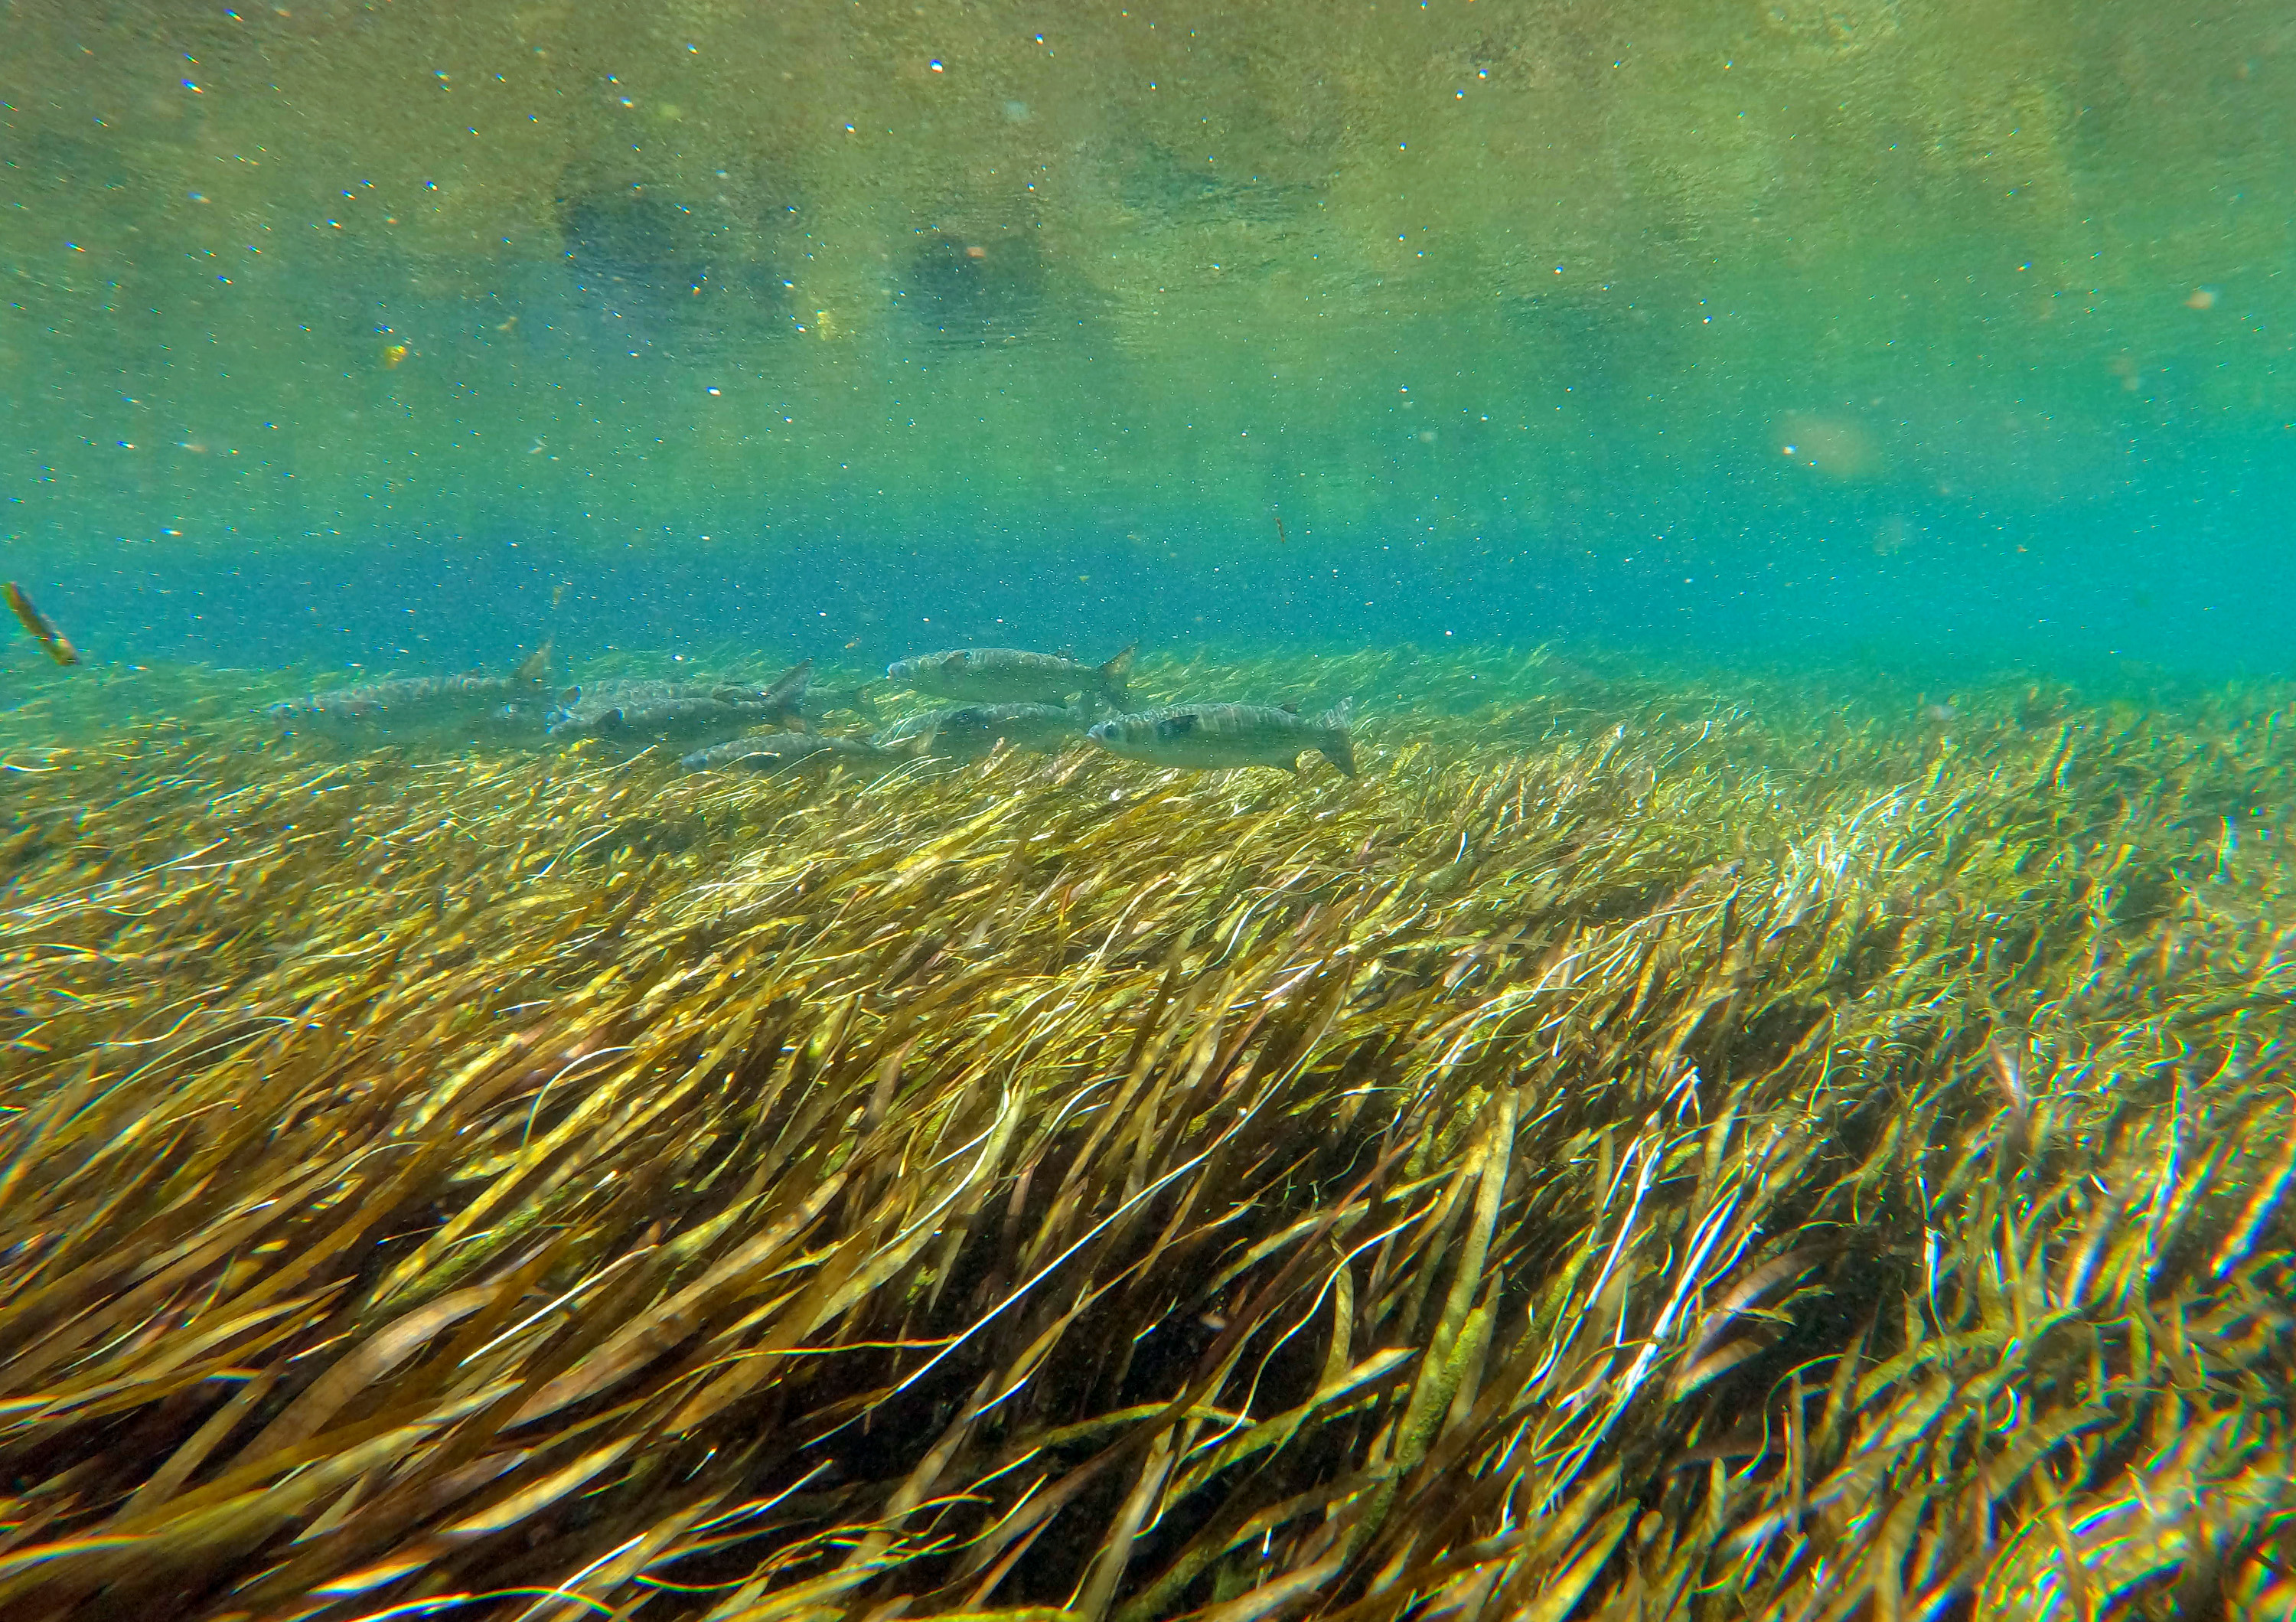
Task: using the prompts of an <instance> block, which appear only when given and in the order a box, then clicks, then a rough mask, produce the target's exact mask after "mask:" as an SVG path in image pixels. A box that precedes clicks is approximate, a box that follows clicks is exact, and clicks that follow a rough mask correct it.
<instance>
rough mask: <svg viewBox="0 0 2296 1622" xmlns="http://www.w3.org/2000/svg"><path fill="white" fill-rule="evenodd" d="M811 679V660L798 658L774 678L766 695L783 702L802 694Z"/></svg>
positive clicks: (810, 682)
mask: <svg viewBox="0 0 2296 1622" xmlns="http://www.w3.org/2000/svg"><path fill="white" fill-rule="evenodd" d="M812 681H813V661H812V660H811V659H800V660H799V661H798V662H797V663H796V664H794V665H791V667H790V668H788V669H786V670H784V671H783V672H782V673H781V674H780V675H779V676H775V678H774V684H773V685H772V686H771V687H769V688H767V690H766V697H767V698H768V699H770V700H774V701H775V703H784V704H785V703H787V702H789V701H790V700H791V699H794V698H796V697H798V696H799V695H800V694H802V693H803V692H805V690H806V688H807V687H808V685H810V684H812Z"/></svg>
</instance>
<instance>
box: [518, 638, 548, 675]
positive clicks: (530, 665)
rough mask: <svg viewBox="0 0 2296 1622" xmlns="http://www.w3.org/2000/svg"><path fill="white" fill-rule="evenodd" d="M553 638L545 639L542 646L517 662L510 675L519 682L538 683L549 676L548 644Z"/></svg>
mask: <svg viewBox="0 0 2296 1622" xmlns="http://www.w3.org/2000/svg"><path fill="white" fill-rule="evenodd" d="M554 640H555V638H545V640H544V642H543V644H542V645H541V646H540V647H538V648H537V649H536V650H535V651H533V652H531V653H529V654H528V655H527V656H526V657H525V658H524V659H521V660H519V661H518V668H517V669H515V670H513V671H512V672H511V675H512V676H514V677H515V678H517V679H518V680H520V681H521V682H537V683H538V682H540V681H541V680H542V678H543V677H544V676H547V675H549V674H550V643H551V642H552V641H554Z"/></svg>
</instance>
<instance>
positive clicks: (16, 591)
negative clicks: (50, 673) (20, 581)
mask: <svg viewBox="0 0 2296 1622" xmlns="http://www.w3.org/2000/svg"><path fill="white" fill-rule="evenodd" d="M0 596H4V597H6V598H7V599H8V606H9V607H10V608H12V609H13V610H16V618H18V619H20V620H21V621H22V622H23V626H24V628H25V629H26V630H27V631H29V632H30V633H31V634H32V639H33V640H34V641H35V642H37V643H39V644H40V646H41V648H42V649H43V650H45V651H46V653H47V656H48V657H49V658H50V659H53V660H55V661H56V663H58V664H60V665H76V664H78V663H79V650H78V648H75V647H73V646H72V645H71V640H70V638H69V637H67V636H66V635H64V634H63V633H62V632H61V631H59V630H58V629H56V627H55V626H54V624H53V622H51V621H50V619H49V618H48V617H47V616H46V615H45V614H43V613H42V612H40V610H38V608H37V607H36V606H34V604H33V602H32V599H31V598H30V597H29V595H27V594H26V593H25V591H24V588H23V587H22V586H19V585H17V584H16V583H15V582H14V581H13V580H6V581H0Z"/></svg>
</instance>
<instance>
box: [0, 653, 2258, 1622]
mask: <svg viewBox="0 0 2296 1622" xmlns="http://www.w3.org/2000/svg"><path fill="white" fill-rule="evenodd" d="M202 679H206V678H202ZM221 679H222V678H221V677H216V678H215V680H217V681H218V682H219V681H221ZM1137 685H1138V687H1139V688H1140V690H1141V692H1143V693H1144V695H1145V696H1146V697H1147V698H1149V699H1161V698H1164V697H1168V696H1174V695H1177V694H1181V693H1186V694H1188V695H1190V696H1198V695H1201V694H1203V693H1207V692H1213V691H1220V692H1244V693H1252V694H1278V695H1280V694H1284V693H1290V694H1294V695H1298V696H1301V697H1303V698H1304V697H1308V696H1310V695H1315V696H1321V697H1324V698H1329V697H1333V696H1337V695H1338V694H1340V693H1342V692H1362V693H1365V694H1366V695H1368V696H1367V703H1366V709H1367V718H1366V720H1365V725H1364V727H1363V736H1362V745H1363V755H1364V762H1365V775H1364V776H1363V778H1362V779H1361V780H1360V781H1357V782H1347V781H1344V780H1342V779H1341V778H1339V777H1338V776H1337V775H1336V774H1333V773H1332V772H1330V771H1328V770H1326V769H1324V768H1322V767H1320V766H1313V767H1310V768H1309V770H1308V773H1307V774H1306V775H1305V776H1304V777H1303V778H1300V779H1298V780H1295V779H1292V778H1291V777H1288V776H1286V775H1284V774H1281V773H1276V772H1265V771H1263V772H1246V773H1239V774H1189V773H1167V772H1159V771H1156V770H1152V769H1150V768H1146V767H1142V766H1136V765H1133V764H1129V763H1127V762H1123V761H1119V760H1114V759H1111V758H1106V757H1103V756H1098V755H1095V754H1094V753H1091V752H1089V751H1087V750H1075V751H1071V752H1070V753H1067V754H1064V755H1061V756H1059V757H1056V758H1041V757H1036V758H1032V757H1014V756H1010V755H1000V756H998V757H996V758H992V759H990V760H988V761H987V762H984V763H982V764H980V765H979V766H970V767H966V768H964V769H962V770H952V771H943V772H935V773H926V772H922V771H914V770H908V769H903V770H900V771H897V772H894V773H892V774H887V775H886V776H884V777H882V778H879V779H869V778H864V777H859V776H851V775H847V776H839V777H835V778H832V779H831V780H829V781H828V782H825V783H807V782H777V781H767V782H754V781H740V782H726V781H723V780H719V779H717V778H712V777H707V776H688V775H681V774H676V772H675V771H674V770H673V769H672V768H671V767H669V766H666V765H665V764H663V763H662V762H661V761H660V760H659V759H658V758H655V757H653V756H651V755H641V756H638V757H636V758H621V757H618V756H615V755H612V754H610V753H606V752H603V751H600V750H596V749H594V748H590V747H585V748H582V749H578V750H570V751H564V752H550V753H530V754H529V753H518V752H512V751H491V752H489V751H471V752H461V753H449V754H445V755H442V756H439V757H436V758H425V757H423V756H422V755H419V754H415V753H411V752H407V751H405V750H382V751H377V752H374V753H370V754H359V753H356V752H353V751H351V750H346V749H342V748H339V747H321V746H319V745H316V744H312V745H303V744H299V743H298V744H289V745H281V744H279V743H277V742H276V741H274V740H273V738H272V737H271V734H270V733H267V732H266V730H265V729H264V727H263V726H262V725H261V724H260V723H258V722H256V721H253V720H249V719H240V718H235V717H234V714H232V713H227V712H230V711H233V710H234V707H233V706H226V705H225V704H223V703H222V702H221V701H220V700H217V702H216V703H215V704H214V705H213V706H212V707H211V709H210V710H209V711H208V712H205V714H206V717H207V718H201V719H197V720H193V721H188V722H177V721H152V722H143V723H138V724H136V725H134V726H129V727H121V728H119V729H116V730H115V731H114V732H112V733H111V734H109V735H99V736H95V737H93V738H91V739H90V740H89V741H86V742H83V743H80V744H78V745H76V746H73V747H70V748H61V747H55V746H40V745H37V744H35V743H33V742H30V741H27V740H26V739H25V737H24V735H23V733H24V730H25V729H26V728H27V727H28V726H29V725H32V723H31V722H28V721H25V720H23V719H22V718H21V717H20V718H19V721H18V723H17V724H16V725H14V726H12V729H11V736H12V739H13V741H12V742H11V743H10V745H9V749H8V754H7V760H8V775H7V781H6V784H5V787H6V791H7V792H8V793H9V795H10V797H11V798H10V809H11V816H10V828H11V830H12V831H10V832H9V833H8V834H7V835H6V836H5V841H4V846H0V869H4V874H5V880H6V884H7V889H6V904H5V909H4V915H0V974H4V976H5V979H6V987H7V996H6V999H5V1003H4V1005H0V1022H4V1023H0V1039H4V1041H5V1042H6V1044H7V1045H6V1046H5V1048H4V1049H0V1052H4V1053H5V1055H6V1057H5V1061H4V1077H0V1111H4V1113H0V1370H4V1380H0V1471H4V1474H0V1493H4V1495H5V1498H4V1502H0V1610H4V1611H5V1613H6V1614H8V1615H10V1616H22V1617H29V1618H52V1617H53V1618H66V1617H79V1616H86V1617H96V1616H115V1615H119V1614H124V1613H126V1612H127V1610H129V1609H130V1608H134V1607H141V1608H143V1609H145V1610H150V1611H153V1612H155V1613H157V1614H163V1615H168V1616H170V1617H186V1618H189V1617H201V1618H225V1617H233V1618H346V1619H348V1618H379V1617H381V1616H385V1615H389V1616H422V1615H434V1614H454V1615H471V1616H491V1617H498V1618H526V1619H538V1618H575V1617H578V1616H584V1615H593V1616H608V1615H611V1616H629V1615H634V1614H644V1615H646V1616H686V1617H707V1618H718V1619H722V1622H731V1619H733V1618H749V1619H758V1622H762V1619H763V1618H829V1617H838V1616H854V1617H863V1616H882V1617H890V1616H893V1615H896V1614H898V1615H904V1616H910V1617H919V1616H935V1615H955V1614H966V1615H978V1614H982V1613H998V1614H1004V1615H1008V1616H1013V1617H1019V1616H1024V1615H1028V1616H1048V1615H1055V1614H1057V1615H1067V1616H1076V1617H1081V1618H1094V1619H1095V1622H1102V1619H1115V1622H1144V1619H1145V1618H1153V1617H1165V1616H1174V1615H1179V1614H1183V1613H1196V1614H1201V1615H1204V1616H1208V1617H1218V1618H1223V1619H1234V1622H1242V1619H1243V1618H1268V1617H1277V1616H1306V1615H1315V1616H1321V1617H1334V1618H1336V1617H1345V1618H1373V1617H1380V1618H1401V1617H1406V1616H1408V1617H1423V1616H1433V1615H1437V1614H1442V1615H1458V1616H1489V1617H1497V1616H1529V1617H1538V1618H1555V1619H1559V1618H1564V1617H1605V1618H1628V1617H1657V1616H1662V1615H1675V1614H1692V1615H1698V1616H1708V1617H1738V1616H1747V1617H1751V1616H1803V1617H1809V1618H1822V1617H1848V1616H1851V1615H1868V1616H1874V1617H1890V1616H1896V1617H1914V1616H1939V1615H1949V1614H1964V1613H1965V1612H1966V1611H1968V1610H1971V1609H1974V1610H1977V1611H1978V1612H1980V1613H1981V1614H1989V1615H2002V1616H2013V1617H2035V1618H2038V1617H2043V1616H2051V1617H2062V1616H2083V1617H2096V1616H2103V1615H2104V1614H2106V1613H2107V1612H2108V1610H2110V1611H2112V1613H2113V1614H2135V1615H2157V1616H2163V1617H2166V1616H2171V1615H2194V1614H2201V1612H2202V1610H2203V1609H2204V1607H2205V1606H2210V1605H2220V1606H2224V1607H2226V1608H2227V1610H2229V1611H2230V1612H2231V1613H2232V1614H2240V1615H2246V1616H2260V1615H2284V1614H2290V1613H2292V1612H2296V1581H2292V1579H2290V1578H2289V1577H2285V1576H2284V1575H2282V1574H2283V1573H2284V1572H2285V1571H2286V1570H2287V1569H2288V1567H2289V1562H2290V1559H2291V1556H2292V1554H2296V1550H2292V1549H2291V1547H2290V1546H2289V1544H2290V1532H2289V1529H2288V1526H2287V1514H2288V1511H2289V1509H2290V1507H2291V1489H2290V1488H2289V1487H2287V1486H2286V1483H2287V1482H2288V1481H2289V1480H2290V1479H2291V1478H2292V1477H2296V1443H2292V1438H2291V1435H2290V1432H2289V1426H2288V1418H2287V1413H2288V1402H2287V1399H2288V1397H2289V1391H2290V1365H2291V1353H2290V1350H2289V1344H2290V1342H2289V1338H2288V1334H2289V1330H2290V1327H2291V1321H2292V1311H2291V1307H2290V1293H2289V1292H2290V1286H2291V1283H2292V1280H2291V1277H2290V1270H2291V1243H2292V1238H2296V1233H2292V1227H2291V1223H2290V1219H2289V1217H2288V1216H2287V1214H2286V1211H2285V1201H2284V1195H2285V1192H2286V1190H2287V1187H2288V1184H2289V1183H2290V1180H2291V1177H2292V1175H2296V1108H2292V1100H2291V1094H2290V1091H2289V1086H2288V1071H2287V1036H2286V1035H2285V1031H2286V1028H2287V1025H2288V1022H2289V1009H2290V1003H2291V999H2292V997H2296V958H2292V955H2291V950H2292V943H2296V897H2292V895H2291V880H2290V877H2289V873H2288V869H2287V864H2286V862H2285V860H2284V857H2283V856H2282V854H2281V848H2282V841H2283V840H2284V839H2285V838H2286V837H2287V836H2288V835H2289V833H2290V832H2291V829H2290V826H2289V823H2288V808H2289V806H2290V803H2291V802H2290V799H2289V796H2288V771H2289V761H2290V755H2291V751H2290V748H2289V746H2288V743H2287V741H2286V736H2285V732H2286V723H2287V721H2288V720H2289V718H2290V716H2291V713H2292V712H2291V709H2290V707H2289V699H2290V695H2289V694H2288V693H2286V692H2281V691H2265V690H2257V691H2250V692H2232V693H2219V694H2216V695H2213V696H2210V697H2207V698H2205V699H2196V700H2194V701H2193V702H2192V703H2190V704H2189V705H2187V706H2185V707H2183V708H2180V709H2178V710H2177V712H2176V713H2174V714H2172V715H2171V714H2161V715H2152V716H2147V715H2144V714H2141V713H2139V712H2137V711H2135V710H2133V709H2125V708H2113V707H2109V706H2085V705H2083V704H2082V703H2081V702H2080V701H2079V700H2077V699H2076V698H2075V697H2074V696H2073V695H2071V694H2065V693H2042V692H2038V690H2031V689H2027V688H2024V687H2021V686H2005V687H2004V688H2003V689H2002V690H2001V691H1999V692H1992V693H1980V694H1977V695H1974V696H1973V697H1967V698H1964V700H1962V701H1961V702H1960V703H1959V705H1958V706H1957V709H1956V712H1955V713H1953V714H1952V715H1950V716H1949V717H1948V716H1945V715H1944V714H1943V713H1942V712H1940V713H1939V715H1936V716H1931V717H1927V718H1924V717H1922V716H1920V715H1918V714H1916V713H1915V712H1913V711H1912V709H1911V708H1910V707H1909V706H1907V705H1901V704H1898V703H1897V702H1896V700H1894V699H1891V700H1888V701H1887V702H1878V701H1877V702H1876V704H1874V706H1873V707H1872V708H1871V709H1870V710H1869V709H1863V708H1861V707H1860V705H1859V704H1858V703H1857V702H1855V701H1852V702H1848V703H1844V702H1841V701H1839V700H1837V698H1835V697H1833V696H1832V695H1825V694H1817V693H1813V692H1796V691H1795V690H1793V689H1792V687H1791V686H1789V685H1787V684H1782V683H1763V682H1758V681H1755V680H1753V679H1751V678H1748V679H1747V680H1745V681H1744V682H1743V683H1741V684H1736V685H1735V686H1734V687H1729V688H1718V687H1713V686H1704V687H1701V686H1693V685H1691V684H1684V683H1675V684H1669V683H1667V682H1665V681H1662V680H1660V679H1658V678H1653V677H1649V676H1636V677H1628V676H1623V675H1619V674H1616V673H1607V674H1606V673H1603V672H1601V671H1595V670H1589V669H1585V668H1577V667H1571V666H1567V665H1565V664H1564V663H1562V661H1559V660H1554V659H1526V658H1521V657H1513V656H1506V657H1502V656H1499V655H1496V654H1494V655H1488V656H1471V655H1461V656H1457V657H1447V658H1444V659H1436V658H1433V657H1426V658H1406V657H1402V656H1396V655H1390V654H1384V653H1382V654H1374V655H1362V656H1357V657H1355V658H1352V659H1324V660H1310V659H1287V660H1280V661H1279V660H1262V661H1257V662H1252V661H1244V660H1240V659H1226V660H1224V661H1212V660H1210V659H1201V660H1197V661H1194V662H1193V663H1189V664H1178V663H1173V662H1169V661H1168V662H1165V663H1162V664H1152V665H1151V666H1150V667H1149V668H1146V669H1144V671H1143V673H1142V675H1141V677H1140V679H1139V682H1138V684H1137ZM235 708H236V709H243V708H244V706H238V707H235Z"/></svg>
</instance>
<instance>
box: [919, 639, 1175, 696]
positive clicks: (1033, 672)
mask: <svg viewBox="0 0 2296 1622" xmlns="http://www.w3.org/2000/svg"><path fill="white" fill-rule="evenodd" d="M1131 674H1132V649H1131V648H1127V649H1125V650H1124V651H1123V652H1121V653H1119V654H1118V655H1117V656H1116V657H1115V658H1114V659H1110V660H1109V661H1108V662H1107V663H1106V664H1104V665H1087V664H1080V663H1078V661H1077V660H1075V659H1069V658H1067V657H1065V656H1063V655H1062V654H1058V653H1030V652H1027V651H1024V650H1022V649H1020V648H955V649H952V650H951V651H948V652H947V653H922V654H919V655H918V656H917V657H916V658H914V659H896V660H894V661H893V662H892V663H891V664H890V665H888V666H886V667H885V679H886V680H887V681H889V682H898V684H901V685H902V686H904V687H913V688H914V689H916V691H917V692H930V693H931V694H933V695H934V696H935V697H938V698H944V699H960V700H964V701H966V702H968V703H974V704H1030V703H1033V704H1057V703H1059V702H1060V701H1061V700H1063V699H1065V698H1067V697H1068V696H1069V694H1070V693H1072V692H1096V693H1099V694H1100V695H1101V696H1102V697H1103V698H1105V699H1106V700H1108V701H1109V703H1111V705H1113V706H1114V707H1115V708H1117V709H1123V708H1124V705H1125V700H1126V697H1127V693H1128V689H1127V687H1126V681H1127V679H1128V677H1129V676H1131Z"/></svg>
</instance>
